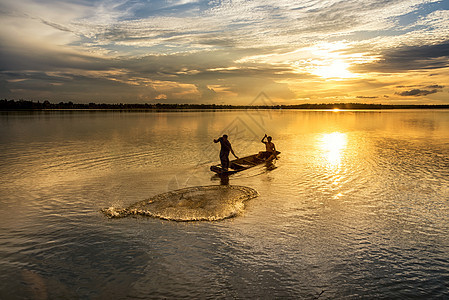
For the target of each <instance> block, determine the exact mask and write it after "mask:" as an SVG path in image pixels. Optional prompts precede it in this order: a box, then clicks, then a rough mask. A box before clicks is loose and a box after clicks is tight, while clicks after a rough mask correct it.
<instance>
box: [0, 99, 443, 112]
mask: <svg viewBox="0 0 449 300" xmlns="http://www.w3.org/2000/svg"><path fill="white" fill-rule="evenodd" d="M413 108H414V109H416V108H418V109H428V108H434V109H435V108H438V109H440V108H449V104H445V105H426V104H419V105H394V104H366V103H321V104H296V105H221V104H164V103H156V104H149V103H144V104H124V103H119V104H107V103H102V104H97V103H88V104H85V103H73V102H71V101H69V102H59V103H51V102H49V101H44V102H40V101H38V102H34V101H28V100H17V101H16V100H6V99H4V100H0V110H46V109H94V110H95V109H97V110H98V109H111V110H164V109H413Z"/></svg>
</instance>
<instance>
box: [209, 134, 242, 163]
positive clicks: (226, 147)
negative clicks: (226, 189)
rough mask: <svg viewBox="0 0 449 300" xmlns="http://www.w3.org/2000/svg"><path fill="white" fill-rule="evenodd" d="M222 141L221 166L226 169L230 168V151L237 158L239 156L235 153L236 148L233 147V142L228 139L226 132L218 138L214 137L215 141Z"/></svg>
mask: <svg viewBox="0 0 449 300" xmlns="http://www.w3.org/2000/svg"><path fill="white" fill-rule="evenodd" d="M218 142H220V144H221V149H220V161H221V167H222V168H223V169H224V170H226V171H227V170H228V168H229V152H231V153H232V155H234V157H235V158H238V157H237V155H235V153H234V150H233V149H232V146H231V143H230V142H229V141H228V136H227V135H226V134H224V135H223V136H222V137H220V138H218V139H214V143H218Z"/></svg>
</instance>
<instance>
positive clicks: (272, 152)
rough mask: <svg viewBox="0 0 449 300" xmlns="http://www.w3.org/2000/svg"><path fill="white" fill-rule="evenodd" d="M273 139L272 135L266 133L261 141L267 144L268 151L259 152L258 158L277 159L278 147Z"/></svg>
mask: <svg viewBox="0 0 449 300" xmlns="http://www.w3.org/2000/svg"><path fill="white" fill-rule="evenodd" d="M265 139H266V140H265ZM271 140H272V138H271V136H267V135H266V134H265V135H264V137H263V138H262V140H261V142H262V143H264V144H265V149H266V151H261V152H259V154H258V155H257V158H259V159H266V160H272V159H274V158H276V159H277V154H276V147H275V146H274V144H273V143H272V142H271Z"/></svg>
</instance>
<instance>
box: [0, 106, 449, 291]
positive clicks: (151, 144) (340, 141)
mask: <svg viewBox="0 0 449 300" xmlns="http://www.w3.org/2000/svg"><path fill="white" fill-rule="evenodd" d="M223 133H228V134H229V136H230V141H231V143H232V145H233V147H234V149H235V152H236V154H237V155H239V156H244V155H249V154H253V153H257V152H258V151H259V150H262V149H263V146H264V145H263V144H261V143H260V139H261V138H262V136H263V135H264V134H265V133H267V134H269V135H271V136H273V142H274V143H275V144H276V147H277V148H278V150H279V151H281V152H282V153H281V155H280V159H279V160H278V161H277V162H276V163H275V165H274V166H265V165H262V166H259V167H256V168H253V169H250V170H246V171H244V172H241V173H238V174H235V175H232V176H230V177H229V180H223V179H220V178H217V177H215V176H213V173H212V172H210V171H209V166H210V165H211V164H215V163H218V152H219V148H218V147H219V146H218V145H217V144H214V143H213V142H212V141H213V139H214V138H217V137H218V136H220V135H221V134H223ZM220 184H230V185H241V186H247V187H250V188H252V189H255V190H257V191H258V193H259V196H258V197H257V198H254V199H251V200H249V201H247V202H245V207H244V209H243V210H242V212H241V213H240V214H239V215H237V216H236V217H234V218H231V219H226V220H223V221H215V222H187V223H179V222H173V221H166V220H160V219H157V218H151V217H128V218H123V219H108V218H106V217H105V216H104V215H103V214H102V213H101V212H100V210H101V209H102V208H105V207H127V206H129V205H131V204H133V203H136V202H139V201H142V200H145V199H148V198H150V197H153V196H155V195H157V194H160V193H165V192H168V191H173V190H176V189H179V188H185V187H194V186H204V185H220ZM0 211H1V214H2V216H1V219H0V298H2V299H29V298H36V299H46V298H50V299H59V298H69V299H71V298H73V299H78V298H83V299H98V298H99V299H103V298H108V299H109V298H110V297H111V295H113V296H114V298H117V299H126V298H186V297H193V298H238V299H244V298H290V299H298V298H304V299H313V298H314V297H318V295H320V294H321V295H320V296H319V298H320V299H336V298H337V299H338V298H424V297H427V298H429V297H431V298H447V297H448V296H449V271H448V270H449V238H448V235H447V232H448V231H449V111H445V110H406V111H397V110H394V111H339V112H332V111H264V110H262V111H217V112H212V111H197V112H101V111H100V112H98V111H97V112H82V111H81V112H80V111H73V112H69V111H62V112H58V111H54V112H35V113H13V112H8V113H5V112H3V113H1V114H0Z"/></svg>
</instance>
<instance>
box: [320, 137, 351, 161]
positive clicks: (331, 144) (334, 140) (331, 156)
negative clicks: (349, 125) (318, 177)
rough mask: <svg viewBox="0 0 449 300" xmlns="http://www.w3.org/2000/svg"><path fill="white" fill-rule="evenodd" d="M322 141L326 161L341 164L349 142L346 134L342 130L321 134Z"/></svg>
mask: <svg viewBox="0 0 449 300" xmlns="http://www.w3.org/2000/svg"><path fill="white" fill-rule="evenodd" d="M320 142H321V145H320V146H321V149H322V150H323V156H324V158H325V159H326V161H327V162H328V163H329V164H331V165H333V166H337V165H339V164H340V162H341V158H342V156H343V151H344V149H346V145H347V143H348V141H347V136H346V134H344V133H341V132H333V133H326V134H323V135H322V136H321V138H320Z"/></svg>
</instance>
